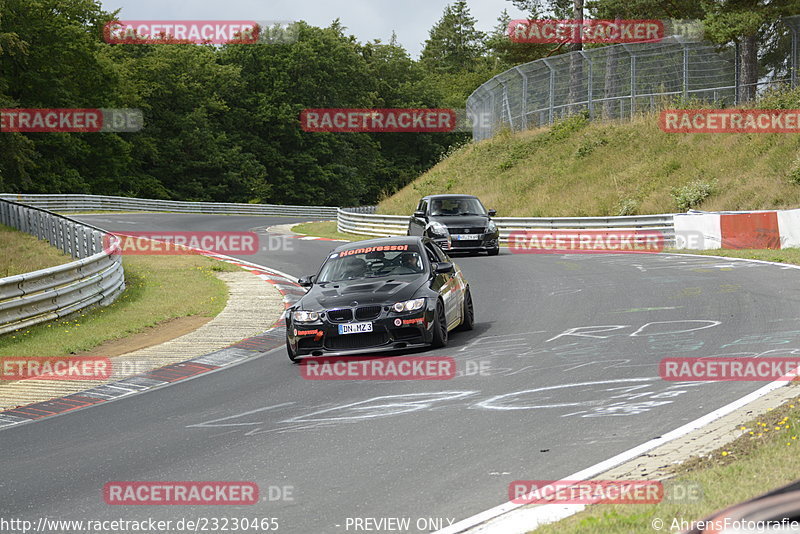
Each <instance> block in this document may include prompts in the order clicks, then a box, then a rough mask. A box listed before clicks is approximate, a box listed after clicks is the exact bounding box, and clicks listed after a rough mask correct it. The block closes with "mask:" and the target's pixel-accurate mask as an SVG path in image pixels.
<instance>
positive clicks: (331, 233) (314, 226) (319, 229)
mask: <svg viewBox="0 0 800 534" xmlns="http://www.w3.org/2000/svg"><path fill="white" fill-rule="evenodd" d="M292 231H293V232H297V233H298V234H304V235H313V236H314V237H327V238H328V239H345V240H347V241H364V240H365V239H375V236H369V235H356V234H346V233H342V232H339V231H338V230H337V229H336V221H322V222H310V223H303V224H298V225H297V226H292Z"/></svg>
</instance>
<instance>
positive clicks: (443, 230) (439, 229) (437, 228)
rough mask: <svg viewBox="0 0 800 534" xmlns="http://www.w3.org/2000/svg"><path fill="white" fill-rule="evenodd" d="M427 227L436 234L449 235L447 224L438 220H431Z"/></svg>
mask: <svg viewBox="0 0 800 534" xmlns="http://www.w3.org/2000/svg"><path fill="white" fill-rule="evenodd" d="M428 228H430V229H431V232H432V233H434V234H436V235H441V236H447V235H450V232H449V231H448V230H447V226H445V225H444V224H442V223H440V222H436V221H433V222H431V223H430V224H429V225H428Z"/></svg>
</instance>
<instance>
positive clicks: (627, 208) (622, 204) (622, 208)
mask: <svg viewBox="0 0 800 534" xmlns="http://www.w3.org/2000/svg"><path fill="white" fill-rule="evenodd" d="M638 209H639V202H638V201H637V200H636V199H635V198H624V199H622V200H620V201H619V204H617V215H620V216H623V215H636V213H637V211H638Z"/></svg>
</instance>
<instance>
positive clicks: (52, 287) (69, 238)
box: [0, 200, 125, 334]
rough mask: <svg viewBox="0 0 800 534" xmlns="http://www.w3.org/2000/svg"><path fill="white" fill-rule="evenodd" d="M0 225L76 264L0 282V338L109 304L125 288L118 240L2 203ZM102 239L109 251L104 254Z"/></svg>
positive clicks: (41, 211) (58, 217)
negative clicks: (44, 242)
mask: <svg viewBox="0 0 800 534" xmlns="http://www.w3.org/2000/svg"><path fill="white" fill-rule="evenodd" d="M0 224H4V225H6V226H10V227H12V228H16V229H18V230H21V231H23V232H27V233H29V234H31V235H34V236H36V237H38V238H39V239H46V240H47V241H49V242H50V244H51V245H53V246H55V247H57V248H59V249H61V250H63V251H64V252H66V253H67V254H70V255H71V256H72V257H73V258H78V259H77V261H73V262H71V263H66V264H64V265H59V266H57V267H50V268H47V269H40V270H38V271H33V272H30V273H25V274H18V275H15V276H8V277H6V278H0V334H4V333H7V332H12V331H14V330H19V329H20V328H27V327H29V326H32V325H35V324H39V323H43V322H46V321H51V320H53V319H58V318H60V317H64V316H67V315H70V314H72V313H75V312H77V311H80V310H83V309H85V308H87V307H89V306H93V305H100V306H105V305H108V304H111V303H112V302H113V301H114V300H115V299H116V298H117V296H119V294H120V293H121V292H122V291H123V290H124V289H125V273H124V271H123V269H122V256H121V255H119V254H114V252H116V251H118V248H119V239H118V238H116V237H113V236H112V237H105V236H107V235H109V234H106V233H105V232H104V231H103V230H100V229H99V228H95V227H94V226H91V225H87V224H83V223H79V222H77V221H73V220H72V219H69V218H67V217H63V216H61V215H57V214H55V213H50V212H49V211H47V210H44V209H41V208H35V207H29V206H24V205H22V204H17V203H15V202H10V201H7V200H0ZM104 238H105V241H106V243H105V245H106V248H107V250H104V249H103V247H104Z"/></svg>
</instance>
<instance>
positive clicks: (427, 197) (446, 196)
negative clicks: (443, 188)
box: [422, 193, 478, 200]
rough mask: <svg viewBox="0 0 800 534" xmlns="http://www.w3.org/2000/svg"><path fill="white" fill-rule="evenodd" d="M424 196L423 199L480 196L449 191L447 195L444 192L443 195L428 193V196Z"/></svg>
mask: <svg viewBox="0 0 800 534" xmlns="http://www.w3.org/2000/svg"><path fill="white" fill-rule="evenodd" d="M422 198H423V200H425V199H437V198H478V197H476V196H473V195H457V194H452V193H448V194H446V195H444V194H443V195H428V196H425V197H422Z"/></svg>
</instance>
